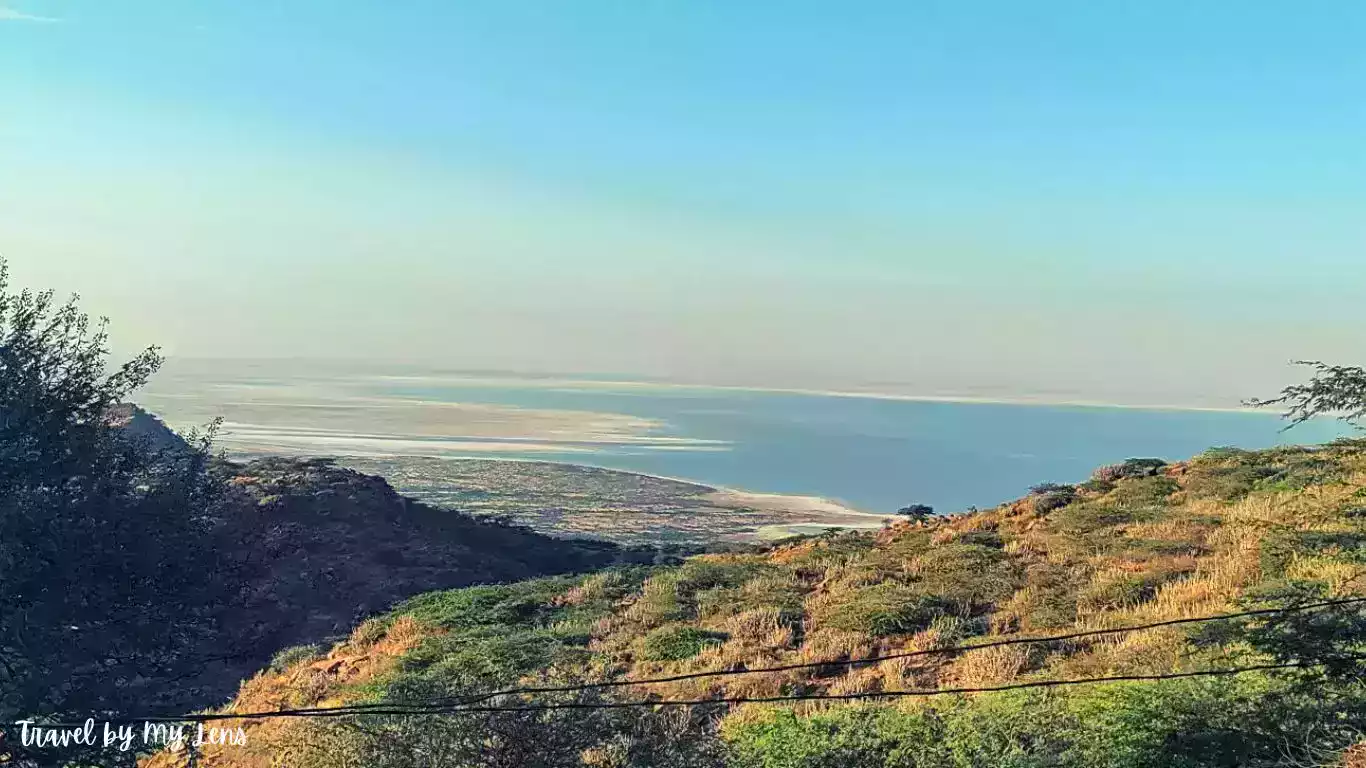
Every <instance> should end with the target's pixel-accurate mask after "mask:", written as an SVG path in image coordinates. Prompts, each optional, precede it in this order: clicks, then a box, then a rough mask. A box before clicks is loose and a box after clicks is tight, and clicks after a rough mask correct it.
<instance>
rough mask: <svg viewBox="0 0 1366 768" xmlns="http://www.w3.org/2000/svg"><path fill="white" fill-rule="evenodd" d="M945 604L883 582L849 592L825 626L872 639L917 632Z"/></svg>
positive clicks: (945, 607)
mask: <svg viewBox="0 0 1366 768" xmlns="http://www.w3.org/2000/svg"><path fill="white" fill-rule="evenodd" d="M948 607H949V606H948V603H947V602H946V601H945V600H944V599H943V598H941V597H938V596H935V595H927V594H925V593H924V592H922V591H920V590H919V589H917V588H914V587H910V586H907V585H905V584H899V583H897V582H884V583H881V584H877V585H874V586H872V587H867V588H864V589H859V590H856V591H853V592H851V593H849V596H848V599H846V600H845V601H844V602H842V603H840V604H839V605H838V606H836V607H835V609H834V610H833V611H831V612H830V613H829V614H827V615H826V616H825V620H824V622H823V624H824V625H825V626H828V627H831V628H834V629H840V630H844V631H846V632H862V633H863V634H866V635H872V636H874V637H886V636H888V635H909V634H914V633H916V632H919V631H920V630H922V629H925V628H926V627H928V626H929V625H930V623H931V622H932V621H934V620H935V619H936V618H938V617H939V616H942V615H944V614H945V613H946V612H947V609H948Z"/></svg>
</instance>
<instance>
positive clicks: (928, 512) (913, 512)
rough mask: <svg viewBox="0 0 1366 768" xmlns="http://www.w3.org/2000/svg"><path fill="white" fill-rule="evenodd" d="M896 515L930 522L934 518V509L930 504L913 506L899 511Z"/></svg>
mask: <svg viewBox="0 0 1366 768" xmlns="http://www.w3.org/2000/svg"><path fill="white" fill-rule="evenodd" d="M896 513H897V514H898V515H901V516H902V517H906V518H910V519H911V520H916V521H919V520H928V519H929V518H931V517H934V507H931V506H930V505H929V504H912V505H910V506H909V507H902V508H901V509H898V510H897V511H896Z"/></svg>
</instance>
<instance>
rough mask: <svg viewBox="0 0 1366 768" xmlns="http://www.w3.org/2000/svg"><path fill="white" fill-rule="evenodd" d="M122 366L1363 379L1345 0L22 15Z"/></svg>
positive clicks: (1094, 391)
mask: <svg viewBox="0 0 1366 768" xmlns="http://www.w3.org/2000/svg"><path fill="white" fill-rule="evenodd" d="M0 8H3V9H4V10H0V100H2V101H0V103H3V104H4V105H5V107H4V110H3V114H0V253H4V254H6V255H7V257H8V258H9V260H10V261H11V265H12V269H13V271H14V273H15V275H16V277H17V278H18V279H19V280H21V281H23V282H30V283H34V284H40V285H45V286H52V287H55V288H57V289H58V290H61V291H79V292H81V293H82V295H83V296H84V297H85V298H86V301H87V303H88V305H89V306H90V307H91V308H92V309H95V310H97V311H99V312H102V313H106V314H109V315H110V316H111V317H113V319H114V320H115V330H116V333H117V334H118V336H117V338H118V340H119V341H120V343H121V344H124V345H127V346H130V347H131V346H134V345H138V344H142V343H150V342H158V343H162V344H164V345H166V346H167V347H168V348H169V349H170V350H171V351H172V352H173V353H175V354H180V355H193V356H204V355H210V356H211V355H226V356H300V355H306V356H329V357H334V356H353V357H365V358H391V359H396V360H409V361H417V362H427V363H432V364H440V365H456V366H468V367H480V368H483V367H506V368H516V369H536V370H564V371H589V372H609V373H621V374H640V375H650V376H667V377H676V378H685V379H690V380H703V381H713V382H718V383H755V384H771V385H796V386H834V387H838V386H846V385H857V384H882V385H885V386H886V387H896V388H901V389H907V390H926V391H929V390H933V391H936V392H942V391H969V390H972V391H984V390H991V391H993V392H1016V393H1021V394H1023V393H1030V392H1056V393H1061V394H1070V395H1078V396H1086V397H1093V398H1100V399H1114V400H1123V401H1153V400H1156V401H1162V402H1167V401H1173V400H1176V401H1181V402H1197V401H1199V402H1229V401H1230V400H1236V399H1238V398H1240V397H1244V396H1248V395H1258V394H1263V393H1264V392H1266V390H1267V388H1268V387H1277V388H1278V387H1279V386H1280V385H1281V384H1283V383H1285V380H1286V379H1287V378H1289V377H1293V376H1294V373H1293V372H1292V371H1289V370H1288V369H1286V367H1285V361H1286V360H1287V359H1289V358H1291V357H1326V358H1331V359H1334V360H1344V361H1360V360H1361V359H1362V358H1363V354H1362V352H1363V349H1366V344H1363V341H1366V302H1362V301H1361V297H1362V296H1363V295H1366V268H1363V264H1364V263H1366V247H1363V246H1366V141H1363V136H1366V98H1363V97H1364V96H1366V53H1363V52H1362V49H1361V45H1360V41H1361V40H1362V39H1366V6H1363V5H1362V4H1359V3H1351V2H1305V3H1297V4H1294V5H1293V6H1292V5H1290V4H1285V3H1242V4H1235V3H1225V2H1147V3H1129V2H1123V3H1121V2H1095V1H1092V2H1044V3H1021V2H1009V3H1007V2H881V1H878V2H872V1H868V2H854V3H843V4H834V3H828V2H825V3H818V2H804V1H794V2H784V3H776V2H760V1H757V0H756V2H749V3H734V2H720V1H716V2H710V1H706V0H691V1H690V2H674V1H669V0H638V1H637V2H620V1H619V2H606V1H605V0H577V1H576V2H531V1H526V2H506V1H503V2H453V1H451V0H444V1H442V2H437V1H436V0H432V1H430V2H417V1H416V0H414V1H410V2H393V3H384V4H380V3H357V2H345V1H342V0H333V1H332V2H326V3H324V2H303V1H301V0H276V1H274V2H262V3H243V2H221V1H214V2H174V3H173V2H164V1H163V2H150V1H149V0H121V1H120V2H117V3H113V2H95V1H93V0H84V1H82V0H0Z"/></svg>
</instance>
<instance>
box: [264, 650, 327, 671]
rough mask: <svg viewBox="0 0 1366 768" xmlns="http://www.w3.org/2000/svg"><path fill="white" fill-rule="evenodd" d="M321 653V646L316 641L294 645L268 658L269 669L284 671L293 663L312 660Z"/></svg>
mask: <svg viewBox="0 0 1366 768" xmlns="http://www.w3.org/2000/svg"><path fill="white" fill-rule="evenodd" d="M322 655H323V647H322V646H321V645H318V644H317V643H312V644H309V645H296V646H293V647H290V648H286V649H284V650H282V651H280V652H279V653H277V654H275V655H274V656H272V657H271V659H270V671H272V672H284V671H285V670H287V669H289V668H290V667H292V666H294V665H295V664H299V663H301V662H305V661H313V660H315V659H317V658H320V657H321V656H322Z"/></svg>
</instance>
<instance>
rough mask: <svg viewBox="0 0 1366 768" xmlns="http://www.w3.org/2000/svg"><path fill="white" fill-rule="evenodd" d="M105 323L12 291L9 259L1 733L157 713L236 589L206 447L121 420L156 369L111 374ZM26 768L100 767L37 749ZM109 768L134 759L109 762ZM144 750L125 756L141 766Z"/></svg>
mask: <svg viewBox="0 0 1366 768" xmlns="http://www.w3.org/2000/svg"><path fill="white" fill-rule="evenodd" d="M107 340H108V335H107V332H106V323H105V321H101V322H100V323H99V324H97V325H95V326H94V327H93V328H92V326H91V323H90V320H89V318H88V317H87V316H86V315H85V314H83V313H81V312H80V311H79V309H78V308H77V304H76V299H75V298H74V297H73V298H72V299H71V300H70V301H68V302H66V303H65V304H61V305H58V304H56V303H55V302H54V301H53V294H52V292H51V291H47V292H41V293H35V292H32V291H28V290H25V291H22V292H19V293H17V294H12V293H10V292H9V282H8V270H7V267H6V264H5V263H4V261H3V260H0V724H3V725H5V726H10V725H11V724H12V723H14V721H15V720H18V719H20V718H33V719H37V720H39V721H42V720H44V719H62V718H73V717H80V718H83V717H86V716H92V715H97V714H99V713H116V712H130V711H133V710H137V711H147V710H148V709H154V708H156V707H157V706H158V705H160V704H163V703H164V702H163V700H161V699H159V698H158V697H159V696H165V695H166V693H167V690H166V689H167V688H168V686H165V685H160V686H158V685H156V684H155V681H157V680H165V679H167V676H168V675H174V674H176V673H177V672H179V671H183V670H185V669H186V667H187V665H189V664H191V663H192V661H191V659H190V658H189V652H190V649H191V648H193V647H194V644H195V642H196V641H198V640H201V639H202V638H204V637H207V636H210V633H212V632H213V630H214V623H215V621H216V619H215V618H214V616H213V611H214V610H215V606H216V605H217V604H219V603H220V602H221V601H220V598H221V597H222V595H223V594H224V592H225V590H226V589H227V588H228V586H227V585H228V584H229V583H230V578H229V574H230V573H231V568H229V567H227V566H228V564H226V563H223V562H220V558H219V556H218V555H217V554H216V550H215V548H214V547H213V546H212V545H211V542H210V538H211V534H212V533H213V529H214V527H215V526H216V525H218V521H219V520H220V519H221V518H219V517H217V516H216V515H215V514H214V512H215V510H216V504H217V503H218V499H219V495H218V490H217V488H218V487H219V486H218V485H217V484H216V483H214V482H212V480H211V479H210V477H209V475H208V471H207V459H208V454H207V448H208V443H207V438H206V439H205V440H204V441H203V442H201V444H199V445H198V446H197V447H196V448H195V449H193V450H189V451H184V450H181V451H163V450H157V449H155V448H153V447H152V446H150V445H149V444H148V441H146V440H144V439H141V438H139V437H137V436H135V435H133V434H130V433H129V432H127V431H125V430H123V429H120V428H118V427H116V426H114V425H113V424H111V423H110V417H109V414H110V412H111V409H112V408H113V407H114V406H115V405H116V404H118V403H120V402H122V401H124V400H125V399H126V398H127V396H128V395H129V394H130V393H131V392H132V391H133V390H135V389H136V388H138V387H139V386H141V385H142V384H143V383H144V382H145V381H146V380H147V378H148V377H149V376H150V375H151V374H152V373H153V372H154V371H156V370H157V368H158V367H159V366H160V364H161V357H160V355H159V354H158V352H157V350H156V349H155V348H150V349H147V350H145V351H144V352H142V353H141V354H139V355H137V356H135V357H134V358H133V359H132V360H130V361H128V362H127V363H125V364H123V365H122V366H119V367H117V368H114V369H113V370H112V371H111V370H109V368H108V367H107V359H108V356H109V351H108V347H107ZM6 748H8V749H9V750H10V751H9V753H8V759H9V760H10V763H8V764H12V765H18V766H24V765H44V764H48V763H57V764H66V763H68V762H71V761H74V762H80V763H81V764H87V763H89V762H93V761H94V760H95V759H96V758H95V756H91V755H87V756H77V755H76V754H75V753H74V752H73V751H71V750H66V751H64V752H63V754H61V755H44V754H32V753H30V754H24V753H23V752H21V751H18V750H19V749H20V747H19V745H18V744H17V740H16V739H10V740H8V742H6V743H0V762H4V761H5V758H6V755H5V754H4V750H5V749H6ZM99 759H100V761H101V762H105V763H108V762H110V760H114V761H117V760H119V759H120V758H109V757H108V756H105V757H101V758H99ZM131 759H132V756H131V755H126V756H125V757H124V758H122V760H124V761H130V760H131Z"/></svg>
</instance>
